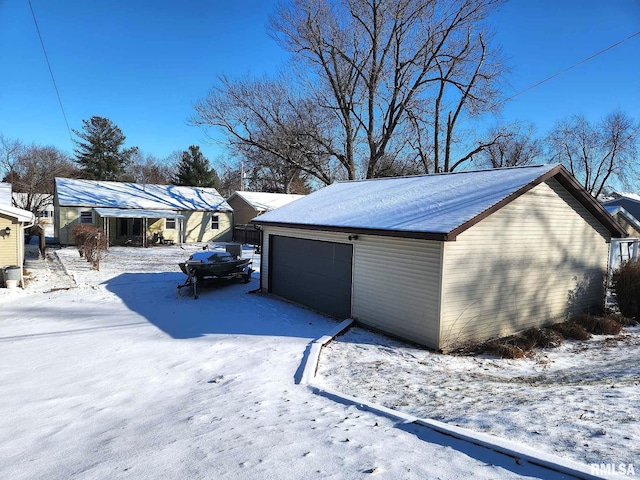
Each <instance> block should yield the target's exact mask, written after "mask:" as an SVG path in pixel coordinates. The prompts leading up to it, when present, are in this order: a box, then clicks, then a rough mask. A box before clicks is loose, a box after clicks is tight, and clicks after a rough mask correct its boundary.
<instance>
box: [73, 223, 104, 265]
mask: <svg viewBox="0 0 640 480" xmlns="http://www.w3.org/2000/svg"><path fill="white" fill-rule="evenodd" d="M71 233H72V234H73V237H74V239H75V242H76V246H77V247H78V252H79V253H80V256H81V257H82V256H84V257H85V258H86V259H87V262H89V263H91V265H92V267H93V268H95V269H96V270H100V260H101V259H102V258H103V257H104V256H105V254H106V251H107V247H108V243H107V236H106V235H105V233H104V230H102V229H101V228H98V227H96V226H94V225H87V224H82V223H81V224H78V225H76V226H75V227H73V229H72V230H71Z"/></svg>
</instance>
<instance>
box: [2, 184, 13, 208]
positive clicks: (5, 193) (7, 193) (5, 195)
mask: <svg viewBox="0 0 640 480" xmlns="http://www.w3.org/2000/svg"><path fill="white" fill-rule="evenodd" d="M0 205H11V184H10V183H4V182H0Z"/></svg>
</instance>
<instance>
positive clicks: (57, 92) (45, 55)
mask: <svg viewBox="0 0 640 480" xmlns="http://www.w3.org/2000/svg"><path fill="white" fill-rule="evenodd" d="M28 2H29V8H30V9H31V15H32V16H33V23H34V24H35V26H36V31H37V32H38V38H39V39H40V45H42V51H43V52H44V58H45V59H46V61H47V67H49V73H50V74H51V81H52V82H53V88H54V89H55V91H56V96H57V97H58V103H59V104H60V110H62V116H63V118H64V123H65V124H66V126H67V132H69V138H70V139H71V143H72V144H73V136H72V135H71V128H69V122H68V121H67V114H66V113H65V112H64V107H63V106H62V98H60V92H59V91H58V85H57V84H56V79H55V77H54V76H53V70H52V69H51V63H50V62H49V56H48V55H47V49H46V48H44V41H43V40H42V35H41V34H40V27H39V26H38V20H36V14H35V12H34V11H33V6H32V5H31V0H28Z"/></svg>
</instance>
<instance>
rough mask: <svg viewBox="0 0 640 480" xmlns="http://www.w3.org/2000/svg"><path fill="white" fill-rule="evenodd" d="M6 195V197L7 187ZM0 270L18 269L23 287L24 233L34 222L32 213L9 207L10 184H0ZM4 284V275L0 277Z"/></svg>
mask: <svg viewBox="0 0 640 480" xmlns="http://www.w3.org/2000/svg"><path fill="white" fill-rule="evenodd" d="M6 185H9V188H8V193H9V194H8V195H6V191H7V187H6ZM0 192H2V194H0V270H2V271H3V272H4V271H5V270H4V269H5V268H6V267H18V268H17V269H15V270H17V271H18V276H19V282H20V285H21V286H22V287H24V278H23V276H22V269H23V266H24V237H25V235H24V231H25V228H28V227H31V226H32V225H33V224H34V222H35V217H34V215H33V213H31V212H29V211H27V210H22V209H21V208H16V207H14V206H12V205H11V184H7V183H2V184H0ZM0 280H1V281H2V283H4V280H5V278H4V275H0Z"/></svg>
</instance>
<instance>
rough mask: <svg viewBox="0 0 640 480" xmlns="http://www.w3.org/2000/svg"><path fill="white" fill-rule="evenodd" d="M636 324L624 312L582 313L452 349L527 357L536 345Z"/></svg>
mask: <svg viewBox="0 0 640 480" xmlns="http://www.w3.org/2000/svg"><path fill="white" fill-rule="evenodd" d="M636 324H637V322H635V320H633V319H629V318H627V317H625V316H623V315H620V314H608V315H606V316H604V317H596V316H594V315H587V314H581V315H576V316H574V317H572V318H571V320H569V321H566V322H562V323H556V324H555V325H551V326H550V327H547V328H536V327H532V328H528V329H526V330H523V331H521V332H518V333H516V334H513V335H509V336H507V337H502V338H498V339H493V340H488V341H486V342H475V343H474V342H467V343H465V344H464V345H460V346H458V348H457V349H455V350H453V351H451V352H449V353H451V354H453V355H465V356H468V355H480V354H483V353H485V354H489V355H495V356H498V357H500V358H509V359H516V358H523V357H524V356H526V355H527V353H529V352H531V351H532V350H534V349H535V348H556V347H559V346H560V345H562V343H563V342H564V340H565V339H571V340H588V339H590V338H591V336H592V334H593V335H618V334H619V333H620V332H621V331H622V326H623V325H636Z"/></svg>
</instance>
